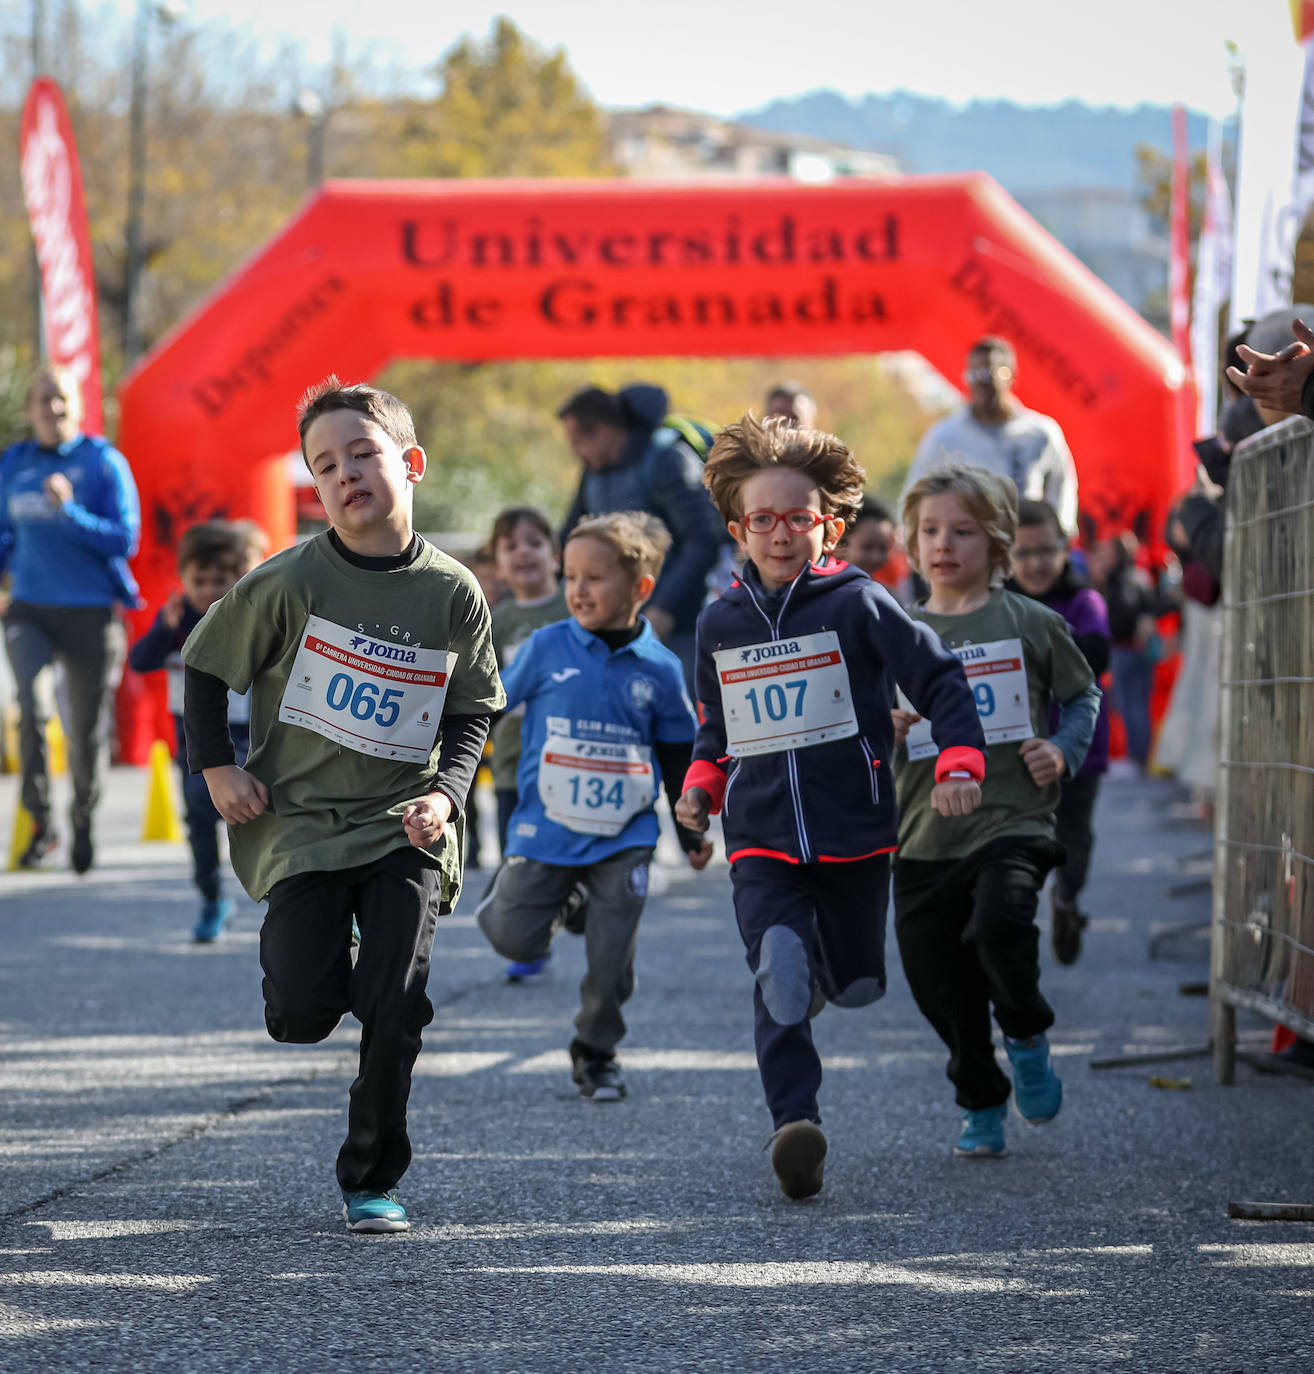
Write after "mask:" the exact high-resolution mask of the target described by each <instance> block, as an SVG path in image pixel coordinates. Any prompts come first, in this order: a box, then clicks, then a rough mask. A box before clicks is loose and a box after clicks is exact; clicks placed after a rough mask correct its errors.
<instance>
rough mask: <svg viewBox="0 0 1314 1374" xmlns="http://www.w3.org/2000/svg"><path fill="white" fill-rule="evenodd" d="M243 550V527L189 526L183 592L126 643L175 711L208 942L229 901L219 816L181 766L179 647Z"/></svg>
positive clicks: (135, 664)
mask: <svg viewBox="0 0 1314 1374" xmlns="http://www.w3.org/2000/svg"><path fill="white" fill-rule="evenodd" d="M244 549H245V540H244V537H243V535H242V532H241V531H240V530H238V529H237V528H235V526H234V525H232V524H230V523H229V522H228V521H226V520H207V521H204V522H203V523H202V524H198V525H192V526H191V527H190V528H189V529H187V530H185V531H184V532H183V536H182V538H181V539H180V540H179V541H178V577H179V580H180V581H181V582H182V590H181V591H178V592H174V594H173V595H172V596H171V597H169V599H168V600H167V601H166V602H165V603H164V605H163V606H161V607H160V610H159V612H158V614H157V615H156V617H155V621H154V623H153V624H152V625H151V628H150V629H149V630H147V632H146V633H145V634H144V635H143V636H142V637H141V638H140V639H139V640H138V641H137V642H136V643H135V644H134V645H133V646H132V650H131V652H130V653H129V655H128V663H129V666H130V667H131V668H132V670H133V672H134V673H154V672H159V671H160V670H161V669H163V670H164V671H166V672H167V673H168V690H169V714H170V715H171V716H173V728H174V734H175V737H176V739H177V746H178V753H177V759H178V767H179V769H180V770H181V772H182V792H183V805H184V808H185V810H186V812H187V839H188V842H189V843H190V845H191V847H192V878H193V881H194V882H195V883H196V886H197V889H198V890H199V891H200V894H201V914H200V916H199V917H198V918H197V921H196V927H195V929H194V930H193V931H192V938H193V939H194V940H195V941H196V942H197V943H198V944H203V945H205V944H211V943H213V942H214V941H215V940H217V939H218V938H219V934H220V932H221V931H222V930H223V928H224V926H225V925H226V924H227V922H228V918H229V917H230V916H231V915H232V911H233V903H232V901H231V900H230V899H229V898H227V897H225V896H224V892H223V888H224V883H223V871H222V867H221V864H220V859H219V825H220V820H221V818H220V815H219V813H218V811H216V810H215V808H214V803H213V802H212V801H211V800H210V791H209V789H208V788H207V787H206V785H205V779H204V778H203V777H201V776H200V775H199V774H195V773H189V772H188V771H187V737H186V732H185V731H184V728H183V660H182V647H183V644H184V643H186V640H187V636H188V635H190V634H191V632H192V631H193V630H194V629H195V628H196V627H197V625H199V624H200V622H201V617H202V616H204V615H205V613H206V611H208V610H209V609H210V607H211V606H213V605H214V603H215V602H216V601H218V600H219V598H220V597H221V596H223V595H224V593H225V592H227V591H228V589H229V587H231V586H232V585H233V583H234V582H236V581H237V578H238V572H239V566H240V563H241V560H242V557H243V551H244ZM235 696H236V694H235V693H230V695H229V705H230V710H229V714H228V733H229V737H230V738H231V740H232V747H233V752H234V755H235V757H236V758H237V760H238V762H239V764H240V763H244V762H245V761H246V754H247V749H248V747H249V743H250V741H249V735H248V722H249V715H248V713H247V711H246V709H245V707H246V702H245V699H244V698H240V697H239V698H237V700H236V706H237V708H238V709H236V710H234V709H232V707H233V705H234V701H233V698H234V697H235Z"/></svg>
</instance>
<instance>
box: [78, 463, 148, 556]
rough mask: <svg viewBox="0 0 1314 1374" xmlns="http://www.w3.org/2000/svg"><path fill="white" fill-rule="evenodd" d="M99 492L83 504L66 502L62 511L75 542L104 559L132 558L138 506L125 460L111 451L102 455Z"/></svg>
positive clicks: (138, 527)
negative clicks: (73, 534)
mask: <svg viewBox="0 0 1314 1374" xmlns="http://www.w3.org/2000/svg"><path fill="white" fill-rule="evenodd" d="M102 457H103V461H104V467H103V468H102V471H101V479H100V483H99V488H98V490H97V491H96V492H95V493H94V494H92V495H91V496H89V498H88V500H87V502H86V503H85V504H82V505H79V504H78V503H77V502H76V501H67V502H65V504H64V507H63V510H64V515H65V518H66V519H68V521H69V522H70V523H71V524H72V526H73V528H74V530H75V532H76V534H77V537H78V539H79V540H80V541H81V542H82V543H83V544H85V545H86V546H87V547H88V548H90V549H94V550H95V551H96V552H97V553H101V554H104V555H105V556H106V557H107V558H131V557H132V556H133V555H134V554H135V553H136V552H137V545H138V542H139V541H140V538H141V506H140V504H139V502H138V498H137V484H136V483H135V482H134V481H133V480H132V472H131V470H130V469H129V467H128V460H127V459H126V458H125V457H124V456H123V455H122V454H121V453H120V452H119V451H118V449H114V448H108V447H107V448H106V449H105V450H104V453H103V455H102Z"/></svg>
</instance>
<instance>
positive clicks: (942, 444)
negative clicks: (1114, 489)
mask: <svg viewBox="0 0 1314 1374" xmlns="http://www.w3.org/2000/svg"><path fill="white" fill-rule="evenodd" d="M1016 368H1017V361H1016V357H1015V355H1014V352H1013V346H1012V344H1010V343H1009V342H1008V340H1007V339H1001V338H998V337H995V336H993V335H988V336H986V337H985V338H982V339H978V340H977V341H976V342H975V343H974V344H973V345H972V347H971V348H970V349H969V350H968V354H967V370H966V372H964V374H963V380H964V381H965V382H966V383H967V386H968V396H969V400H968V403H967V405H966V406H964V407H963V408H962V409H961V410H956V411H954V413H953V414H952V415H947V416H945V418H944V419H943V420H938V421H936V423H935V424H933V425H932V426H931V427H930V429H928V430H927V431H926V433H925V434H924V435H923V436H922V441H921V443H920V444H918V446H917V454H916V456H915V457H914V458H913V461H912V467H911V468H909V470H908V479H907V481H906V482H905V483H904V488H903V489H904V492H905V494H906V493H907V491H908V489H909V488H910V487H911V486H912V484H913V483H914V482H916V481H917V480H918V479H919V478H921V477H924V476H925V475H926V474H927V473H928V472H929V471H930V470H931V469H932V468H934V467H937V466H938V465H939V464H941V463H968V464H971V465H972V466H973V467H981V468H986V469H988V470H989V471H990V472H992V473H994V474H995V475H996V476H999V477H1009V478H1011V479H1012V481H1013V484H1014V485H1015V486H1016V487H1017V492H1018V495H1019V496H1022V497H1027V498H1030V499H1031V500H1034V501H1048V502H1049V504H1050V505H1051V506H1052V507H1053V508H1054V510H1055V511H1056V512H1057V513H1058V517H1059V521H1060V523H1061V524H1062V526H1063V529H1064V532H1065V533H1067V534H1069V535H1071V534H1075V533H1076V530H1077V469H1076V466H1075V465H1074V464H1073V461H1072V454H1071V453H1070V452H1069V451H1068V445H1067V440H1066V439H1064V437H1063V431H1062V430H1061V429H1060V428H1059V427H1058V424H1057V423H1056V422H1055V421H1054V420H1052V419H1050V417H1049V416H1048V415H1041V414H1039V413H1038V412H1037V411H1034V410H1028V409H1027V408H1026V407H1025V406H1023V405H1020V404H1019V403H1018V401H1017V400H1016V399H1015V398H1014V396H1013V379H1014V375H1015V373H1016Z"/></svg>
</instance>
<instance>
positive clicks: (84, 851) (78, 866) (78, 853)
mask: <svg viewBox="0 0 1314 1374" xmlns="http://www.w3.org/2000/svg"><path fill="white" fill-rule="evenodd" d="M68 857H69V863H70V864H72V866H73V872H74V873H86V872H87V871H88V869H90V868H91V865H92V864H94V863H95V862H96V848H95V846H94V845H93V844H92V843H91V827H90V826H89V825H75V826H74V827H73V845H72V847H71V849H70V850H69V856H68Z"/></svg>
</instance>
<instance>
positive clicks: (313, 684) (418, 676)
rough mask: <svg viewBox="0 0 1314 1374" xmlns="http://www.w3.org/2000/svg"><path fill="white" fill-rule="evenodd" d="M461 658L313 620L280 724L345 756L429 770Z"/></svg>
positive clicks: (287, 691)
mask: <svg viewBox="0 0 1314 1374" xmlns="http://www.w3.org/2000/svg"><path fill="white" fill-rule="evenodd" d="M456 659H457V655H456V654H453V653H449V652H448V651H447V650H446V649H419V648H415V647H413V646H411V645H409V644H398V643H397V642H396V641H395V640H386V639H375V638H373V637H372V636H371V635H367V634H362V633H361V632H360V631H358V630H348V629H345V628H344V627H343V626H341V625H335V624H334V623H333V622H332V621H331V620H324V619H323V618H322V617H320V616H317V615H312V616H309V617H308V618H307V620H306V628H305V630H304V631H303V632H302V635H301V644H300V646H299V647H298V649H297V656H296V658H295V659H294V660H293V662H292V675H291V676H290V677H289V678H288V680H287V687H286V688H285V690H284V692H283V701H282V704H281V705H280V707H279V711H278V718H279V720H281V721H284V722H285V723H287V724H288V725H300V726H301V727H302V728H303V729H306V730H313V731H314V732H315V733H316V734H317V735H323V736H324V737H325V738H326V739H331V740H333V741H334V742H335V743H337V744H340V745H342V747H343V748H344V749H354V750H355V751H356V752H357V753H358V754H372V755H374V756H375V757H377V758H384V759H401V760H404V761H405V762H407V763H426V762H428V759H429V754H430V753H431V751H432V750H433V743H434V740H435V739H436V738H437V735H438V724H439V722H440V721H441V720H442V714H443V703H444V702H445V701H446V699H447V684H448V681H449V679H450V677H451V672H452V669H453V667H455V665H456Z"/></svg>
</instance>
